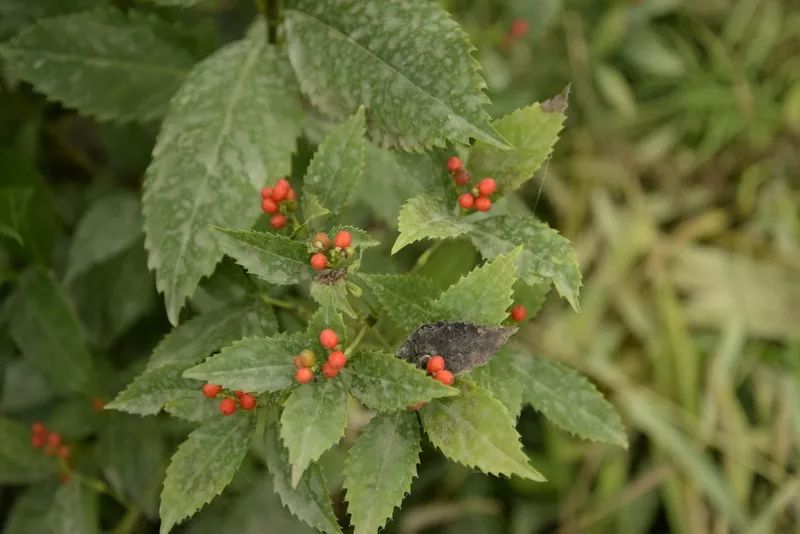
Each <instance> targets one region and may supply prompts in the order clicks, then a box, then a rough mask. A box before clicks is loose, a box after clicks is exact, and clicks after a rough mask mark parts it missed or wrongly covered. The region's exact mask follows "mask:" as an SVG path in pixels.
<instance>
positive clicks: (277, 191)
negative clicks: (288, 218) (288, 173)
mask: <svg viewBox="0 0 800 534" xmlns="http://www.w3.org/2000/svg"><path fill="white" fill-rule="evenodd" d="M289 189H291V186H290V185H289V182H287V181H286V180H284V179H283V178H281V179H280V180H278V181H277V182H276V183H275V187H273V188H272V194H271V195H270V196H271V197H272V200H274V201H275V202H283V201H284V200H286V197H287V196H288V195H289Z"/></svg>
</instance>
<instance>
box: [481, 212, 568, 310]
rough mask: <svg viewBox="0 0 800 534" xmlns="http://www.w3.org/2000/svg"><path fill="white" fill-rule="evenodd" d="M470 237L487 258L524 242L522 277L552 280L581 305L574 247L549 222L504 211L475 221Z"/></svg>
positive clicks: (523, 278) (541, 280)
mask: <svg viewBox="0 0 800 534" xmlns="http://www.w3.org/2000/svg"><path fill="white" fill-rule="evenodd" d="M470 237H471V238H472V242H473V243H474V244H475V247H476V248H477V249H478V250H480V251H481V254H482V255H483V257H484V258H487V259H491V258H494V257H496V256H497V255H499V254H505V253H507V252H509V251H511V250H513V249H514V248H516V247H518V246H520V245H521V246H523V247H524V248H523V251H522V255H521V256H520V262H519V277H520V279H521V280H524V281H525V282H526V283H528V284H530V285H535V284H539V283H542V282H552V283H553V285H554V286H555V287H556V290H557V291H558V293H559V294H560V295H561V296H562V297H564V298H565V299H567V301H568V302H569V303H570V304H571V305H572V307H573V308H574V309H575V310H576V311H577V310H579V309H580V303H579V302H578V292H579V290H580V287H581V271H580V266H579V265H578V257H577V255H576V254H575V249H574V248H573V247H572V244H571V243H570V242H569V240H568V239H567V238H565V237H563V236H562V235H561V234H559V233H558V232H557V231H555V230H553V229H552V228H550V227H549V226H548V225H547V224H545V223H543V222H541V221H539V220H537V219H536V218H535V217H512V216H509V215H501V216H499V217H492V218H490V219H483V220H481V221H477V222H476V223H474V225H473V228H472V232H471V233H470Z"/></svg>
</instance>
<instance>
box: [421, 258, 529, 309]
mask: <svg viewBox="0 0 800 534" xmlns="http://www.w3.org/2000/svg"><path fill="white" fill-rule="evenodd" d="M521 253H522V247H517V248H515V249H513V250H512V251H511V252H509V253H508V254H504V255H501V256H497V257H496V258H495V259H494V260H492V261H487V262H486V263H484V264H483V265H481V266H480V267H476V268H475V269H473V270H472V271H470V272H469V273H468V274H466V275H465V276H463V277H461V279H460V280H459V281H458V282H456V283H455V284H453V285H452V286H450V287H449V288H447V289H446V290H445V291H444V293H442V295H441V296H440V297H439V299H438V300H437V301H436V304H435V305H436V308H437V309H438V310H441V313H442V314H443V318H445V319H454V320H461V321H469V322H473V323H482V324H500V323H502V322H503V321H504V320H505V319H506V318H507V317H508V309H509V308H510V307H511V305H512V304H513V303H514V299H513V296H514V283H515V282H516V281H517V265H518V264H519V258H520V254H521Z"/></svg>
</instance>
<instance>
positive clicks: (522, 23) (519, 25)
mask: <svg viewBox="0 0 800 534" xmlns="http://www.w3.org/2000/svg"><path fill="white" fill-rule="evenodd" d="M509 33H511V37H513V38H514V39H519V38H521V37H524V36H525V34H526V33H528V21H527V20H525V19H517V20H515V21H514V22H513V23H511V31H510V32H509Z"/></svg>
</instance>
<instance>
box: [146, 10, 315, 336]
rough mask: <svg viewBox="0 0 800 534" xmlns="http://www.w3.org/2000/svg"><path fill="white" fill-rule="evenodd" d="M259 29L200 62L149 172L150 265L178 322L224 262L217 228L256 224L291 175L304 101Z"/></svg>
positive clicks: (173, 109)
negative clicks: (262, 199) (279, 183)
mask: <svg viewBox="0 0 800 534" xmlns="http://www.w3.org/2000/svg"><path fill="white" fill-rule="evenodd" d="M265 43H266V37H265V35H264V28H263V25H261V24H259V26H257V27H256V29H255V31H252V32H250V34H249V36H248V37H247V38H246V39H243V40H241V41H237V42H235V43H232V44H229V45H228V46H226V47H224V48H221V49H220V50H218V51H216V52H215V53H214V54H213V55H211V56H210V57H208V58H207V59H205V60H204V61H202V62H201V63H199V64H198V65H197V66H196V67H195V68H194V69H192V71H191V73H190V74H189V76H188V77H187V79H186V82H185V83H184V84H183V86H182V87H181V89H180V91H178V93H177V94H176V95H175V97H174V98H173V99H172V100H171V102H170V108H169V111H168V113H167V116H166V118H165V119H164V123H163V126H162V128H161V133H160V134H159V136H158V141H157V143H156V147H155V149H154V150H153V162H152V163H151V164H150V167H149V168H148V170H147V180H146V182H145V193H144V220H145V224H144V228H145V234H146V236H147V239H146V245H147V249H148V251H149V253H150V260H149V264H150V267H151V268H153V269H155V271H156V285H157V287H158V289H159V291H161V292H162V293H164V298H165V300H166V306H167V314H168V316H169V319H170V321H171V322H172V323H173V324H177V323H178V315H179V313H180V310H181V308H182V307H183V303H184V301H185V300H186V298H187V297H189V296H190V295H191V294H192V293H193V292H194V290H195V288H196V287H197V283H198V282H199V281H200V278H202V277H203V276H206V275H209V274H211V273H212V271H213V270H214V266H215V265H216V264H217V262H218V261H219V260H220V259H222V255H223V250H222V248H221V247H220V245H219V243H218V242H217V237H218V235H217V232H216V231H215V230H213V229H212V228H211V225H219V226H229V227H233V228H249V227H250V226H252V224H253V223H254V222H255V220H256V219H257V218H258V214H259V205H258V194H257V191H258V188H259V187H261V186H262V185H263V184H264V183H266V182H270V181H272V180H273V179H274V178H276V177H278V176H283V175H286V174H288V173H289V170H290V168H291V161H290V159H291V154H292V152H293V151H294V148H295V141H296V137H297V135H298V133H299V128H300V126H299V123H300V115H301V109H300V99H299V97H298V94H297V87H296V85H295V82H294V79H293V76H292V73H291V67H290V66H289V64H288V62H287V61H286V59H285V58H284V57H283V56H282V55H281V53H280V52H279V51H278V50H277V49H275V48H274V47H272V46H269V45H267V44H265Z"/></svg>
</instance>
